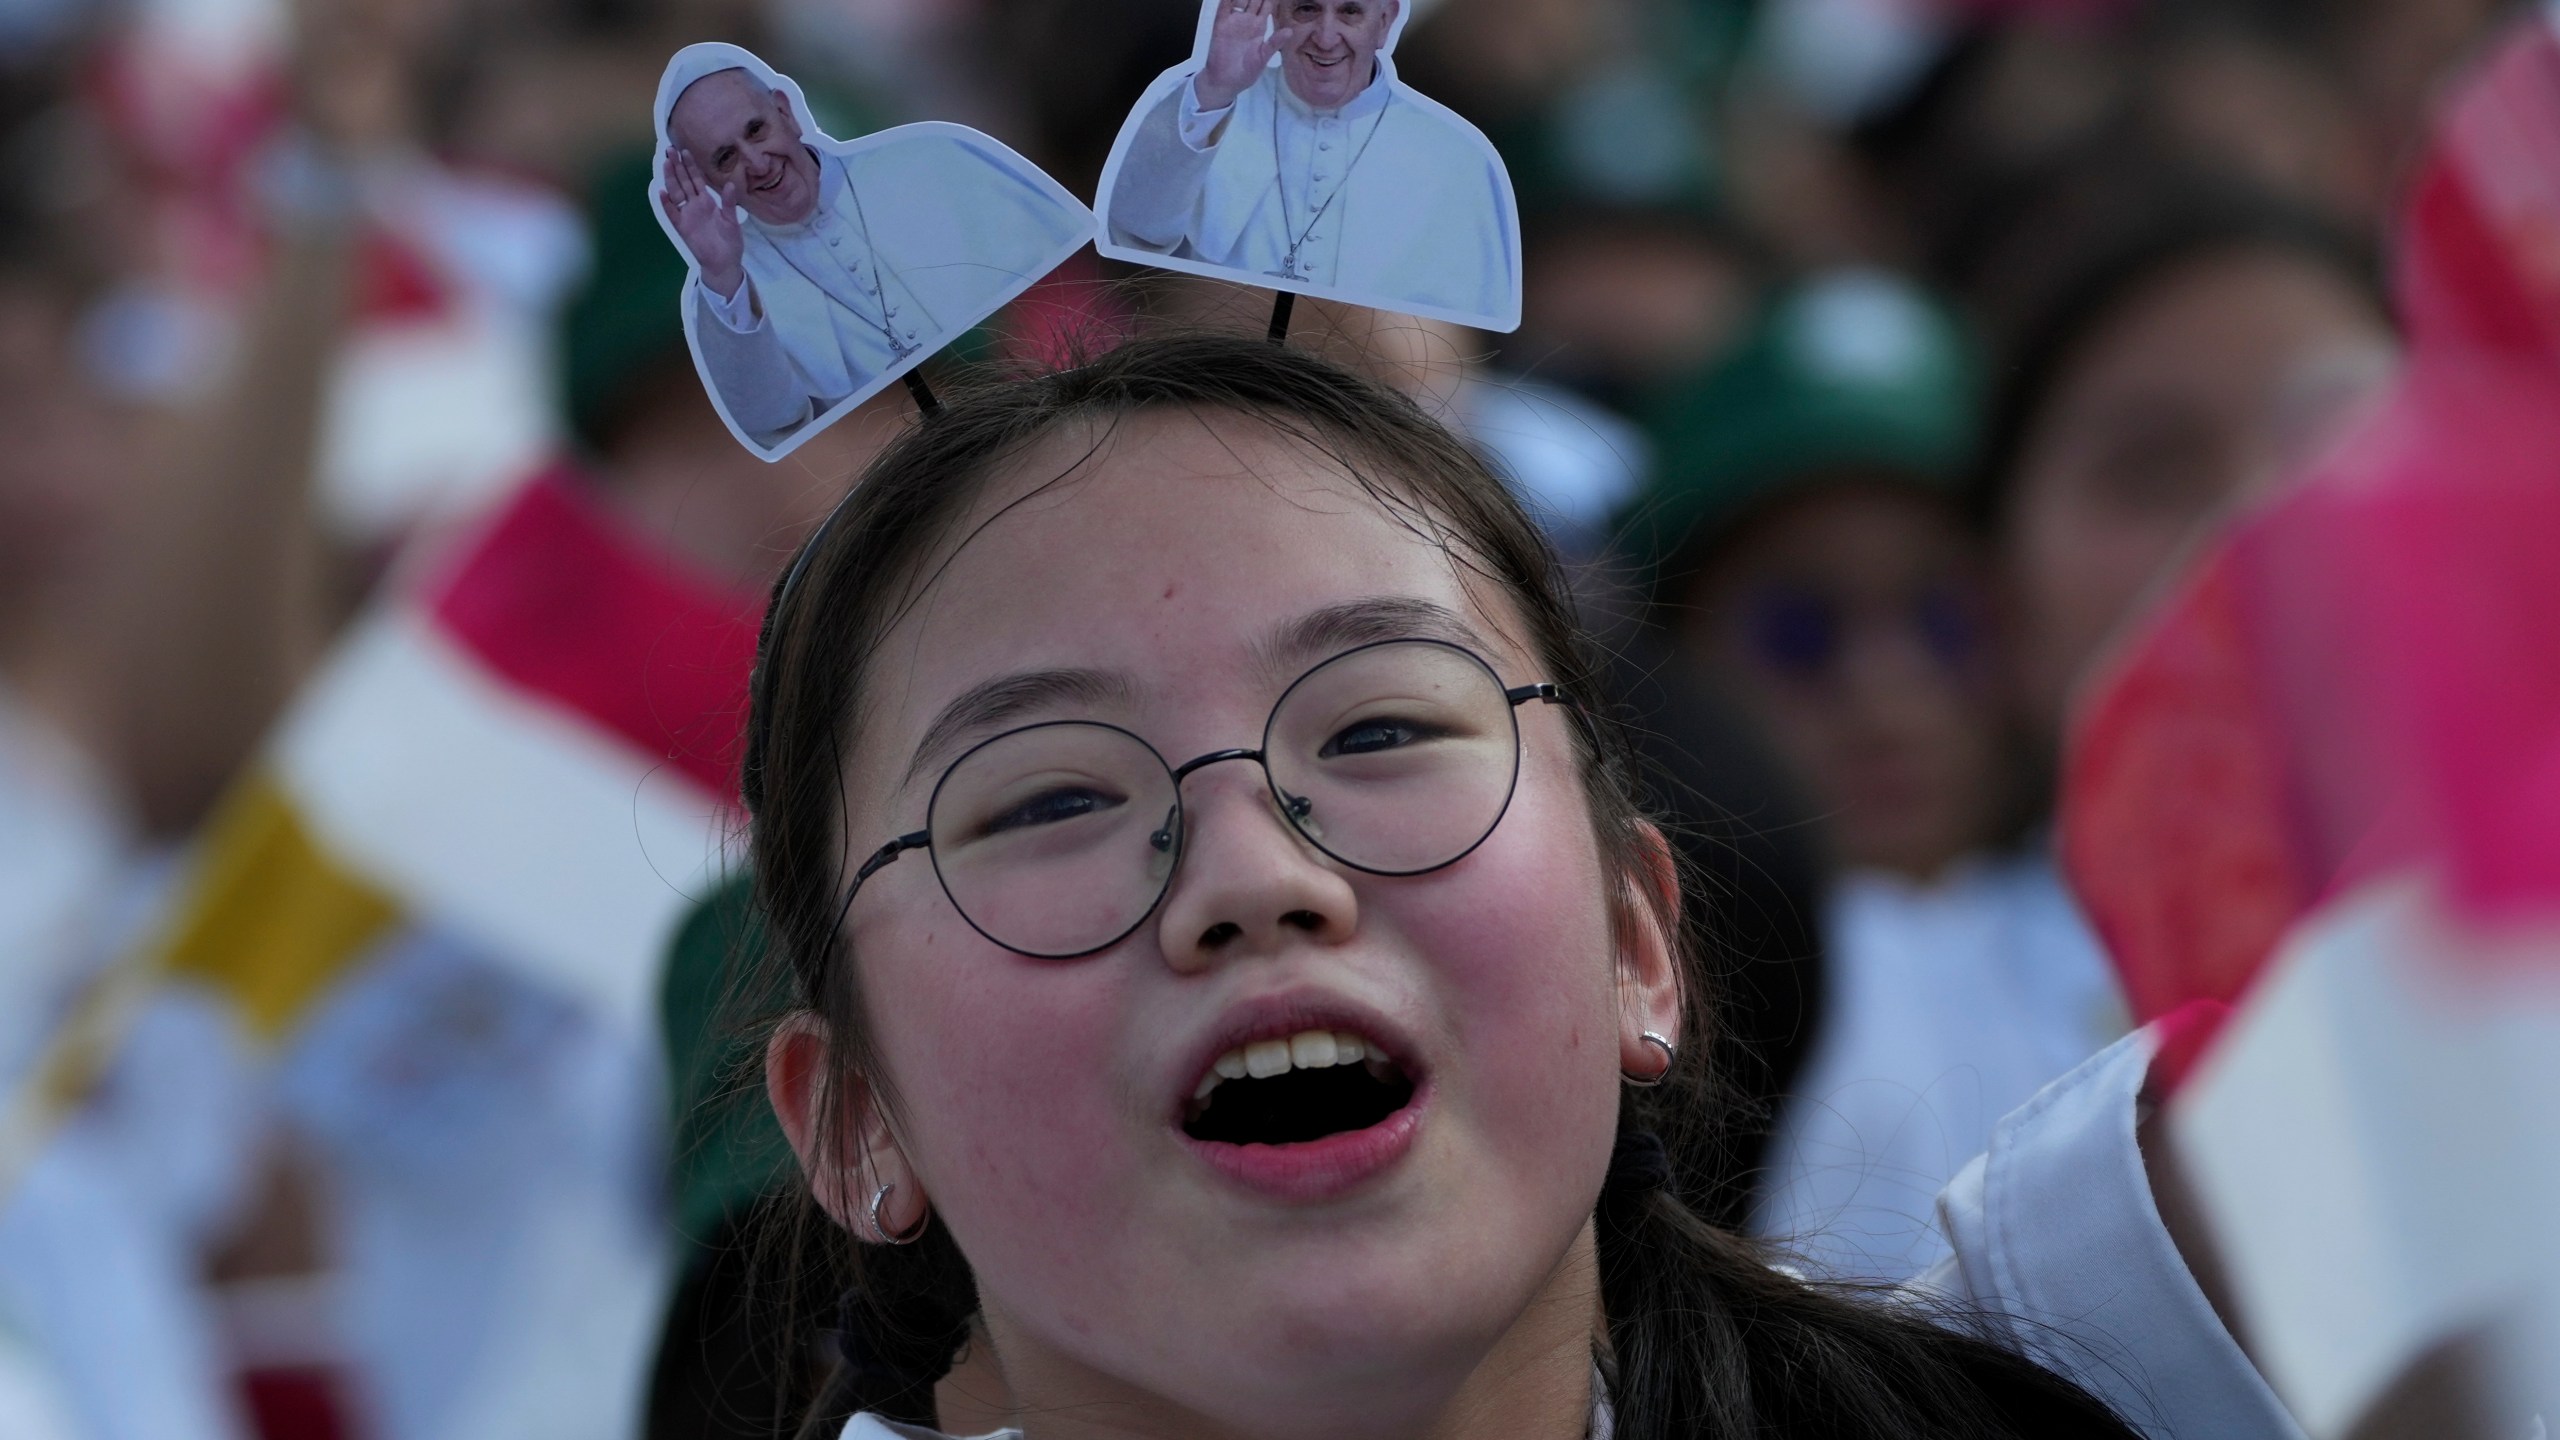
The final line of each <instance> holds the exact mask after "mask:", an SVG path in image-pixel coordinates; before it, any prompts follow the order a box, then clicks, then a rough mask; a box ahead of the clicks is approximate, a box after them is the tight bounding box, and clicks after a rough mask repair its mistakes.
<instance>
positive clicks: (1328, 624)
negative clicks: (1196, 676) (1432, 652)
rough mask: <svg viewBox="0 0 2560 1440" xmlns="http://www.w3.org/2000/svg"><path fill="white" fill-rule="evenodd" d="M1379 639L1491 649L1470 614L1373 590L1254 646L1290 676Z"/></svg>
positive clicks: (1280, 672)
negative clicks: (1471, 620) (1471, 621)
mask: <svg viewBox="0 0 2560 1440" xmlns="http://www.w3.org/2000/svg"><path fill="white" fill-rule="evenodd" d="M1379 640H1443V641H1447V642H1448V643H1449V644H1452V645H1459V646H1463V647H1465V648H1467V649H1469V650H1474V651H1477V652H1479V653H1481V652H1483V651H1485V650H1487V649H1490V648H1491V647H1490V646H1488V645H1486V644H1485V641H1484V637H1483V636H1481V635H1478V634H1477V633H1476V630H1475V627H1474V626H1472V625H1469V624H1468V623H1467V621H1466V617H1464V616H1462V615H1460V614H1459V613H1458V612H1457V611H1455V610H1452V609H1450V608H1449V607H1448V606H1446V605H1442V604H1440V603H1438V602H1436V601H1432V600H1425V599H1422V598H1420V597H1419V596H1413V595H1369V596H1364V597H1362V598H1360V599H1358V600H1346V601H1343V602H1342V603H1340V604H1338V605H1327V606H1325V607H1324V608H1323V609H1321V610H1310V611H1308V612H1307V613H1306V614H1304V615H1301V616H1299V617H1297V618H1296V619H1294V620H1290V621H1286V622H1284V623H1283V624H1281V625H1280V626H1278V627H1277V628H1275V629H1274V630H1273V631H1272V632H1271V634H1270V635H1269V636H1268V637H1267V638H1266V639H1264V640H1263V642H1262V643H1261V644H1260V645H1259V646H1257V647H1255V648H1256V650H1257V651H1258V652H1259V658H1260V659H1261V661H1262V663H1263V665H1264V666H1265V667H1266V668H1268V669H1270V670H1272V671H1273V672H1274V673H1276V674H1278V675H1280V676H1281V677H1283V678H1286V677H1288V676H1291V675H1295V674H1296V673H1297V672H1298V671H1300V670H1302V669H1304V668H1306V667H1307V666H1309V665H1313V664H1314V663H1316V662H1317V661H1319V660H1324V659H1328V658H1330V657H1332V656H1335V655H1339V654H1341V653H1342V652H1343V651H1345V650H1349V649H1352V648H1353V647H1355V646H1360V645H1367V644H1371V643H1373V642H1376V641H1379Z"/></svg>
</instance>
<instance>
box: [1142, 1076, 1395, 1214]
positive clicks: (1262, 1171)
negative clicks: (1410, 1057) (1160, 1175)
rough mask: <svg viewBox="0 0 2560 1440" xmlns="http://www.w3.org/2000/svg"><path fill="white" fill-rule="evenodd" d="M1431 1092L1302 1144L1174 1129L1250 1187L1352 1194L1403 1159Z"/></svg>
mask: <svg viewBox="0 0 2560 1440" xmlns="http://www.w3.org/2000/svg"><path fill="white" fill-rule="evenodd" d="M1430 1098H1431V1091H1430V1088H1429V1086H1428V1084H1427V1083H1426V1084H1425V1085H1423V1086H1422V1087H1421V1088H1418V1089H1416V1090H1415V1091H1414V1094H1413V1098H1412V1099H1411V1100H1408V1101H1406V1102H1405V1104H1404V1108H1403V1109H1401V1110H1398V1111H1396V1112H1395V1113H1394V1114H1392V1115H1389V1116H1388V1117H1387V1118H1386V1119H1384V1120H1381V1121H1379V1122H1378V1123H1377V1124H1375V1125H1372V1126H1370V1127H1369V1128H1368V1129H1366V1130H1345V1131H1343V1132H1341V1133H1339V1134H1334V1135H1327V1136H1325V1137H1324V1138H1323V1139H1321V1140H1309V1141H1306V1142H1304V1143H1302V1144H1297V1145H1228V1144H1223V1143H1219V1142H1216V1141H1210V1140H1195V1139H1193V1138H1191V1137H1190V1136H1188V1135H1185V1134H1183V1133H1182V1132H1181V1131H1180V1130H1176V1131H1175V1132H1174V1134H1175V1137H1176V1138H1178V1139H1179V1140H1181V1141H1182V1143H1183V1144H1184V1145H1186V1146H1188V1147H1189V1148H1190V1150H1191V1153H1192V1154H1194V1155H1197V1156H1199V1157H1200V1158H1201V1159H1202V1160H1204V1161H1207V1162H1208V1164H1209V1167H1210V1168H1211V1169H1213V1170H1216V1171H1217V1172H1218V1173H1220V1174H1222V1175H1224V1176H1226V1177H1227V1178H1228V1179H1230V1180H1233V1181H1234V1182H1236V1183H1237V1184H1239V1185H1242V1186H1244V1187H1245V1188H1246V1189H1248V1190H1253V1191H1256V1192H1258V1193H1260V1194H1261V1195H1263V1196H1265V1197H1267V1198H1269V1199H1273V1200H1281V1201H1287V1202H1290V1203H1293V1204H1311V1203H1314V1202H1317V1201H1322V1200H1331V1199H1335V1198H1337V1197H1339V1196H1342V1195H1345V1194H1348V1193H1350V1192H1351V1191H1353V1190H1355V1189H1358V1188H1359V1187H1360V1185H1361V1184H1362V1183H1363V1182H1364V1181H1367V1180H1369V1179H1371V1178H1372V1177H1374V1176H1377V1175H1379V1174H1382V1173H1384V1172H1385V1171H1386V1170H1387V1169H1388V1168H1390V1167H1391V1166H1393V1165H1394V1164H1395V1163H1396V1162H1397V1161H1398V1160H1401V1159H1403V1158H1404V1155H1405V1152H1406V1151H1408V1150H1411V1149H1412V1148H1413V1142H1414V1139H1415V1137H1416V1136H1417V1135H1419V1134H1420V1133H1421V1130H1422V1115H1423V1111H1424V1109H1425V1108H1426V1107H1427V1105H1428V1103H1429V1101H1430Z"/></svg>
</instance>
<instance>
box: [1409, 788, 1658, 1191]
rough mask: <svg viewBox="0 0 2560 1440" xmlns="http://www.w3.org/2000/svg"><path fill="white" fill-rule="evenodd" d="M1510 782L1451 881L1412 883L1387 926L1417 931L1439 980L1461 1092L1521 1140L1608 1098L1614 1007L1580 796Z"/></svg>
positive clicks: (1580, 1118) (1595, 870) (1582, 1116)
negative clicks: (1505, 800)
mask: <svg viewBox="0 0 2560 1440" xmlns="http://www.w3.org/2000/svg"><path fill="white" fill-rule="evenodd" d="M1523 792H1524V793H1523V794H1521V795H1520V796H1519V797H1517V798H1515V800H1514V802H1513V808H1512V811H1511V813H1510V814H1508V815H1506V816H1505V817H1504V820H1503V823H1502V827H1501V828H1500V829H1498V830H1496V831H1495V833H1494V835H1493V836H1492V837H1491V838H1490V839H1488V840H1487V841H1486V842H1485V844H1484V846H1483V847H1482V848H1480V849H1478V850H1477V851H1476V852H1475V853H1474V854H1473V855H1470V856H1468V857H1467V859H1466V860H1465V861H1463V862H1461V863H1460V865H1459V866H1457V867H1454V868H1453V869H1452V871H1451V872H1450V878H1451V880H1452V882H1453V883H1452V884H1450V885H1448V886H1445V887H1431V888H1430V889H1429V890H1428V891H1425V892H1420V893H1419V894H1418V896H1417V898H1418V899H1419V901H1420V903H1419V904H1417V905H1415V906H1414V907H1412V908H1411V909H1409V910H1405V911H1402V912H1400V916H1399V923H1400V924H1401V925H1403V926H1406V927H1409V929H1408V933H1409V934H1411V935H1414V936H1417V937H1427V938H1424V939H1422V940H1420V941H1419V942H1418V943H1419V945H1420V947H1421V948H1422V949H1423V950H1424V952H1425V953H1426V954H1427V955H1428V956H1429V957H1430V961H1431V964H1432V966H1433V968H1434V969H1435V970H1436V971H1437V972H1438V975H1439V977H1440V980H1441V983H1442V984H1443V985H1444V986H1445V989H1444V992H1443V993H1444V995H1445V1003H1446V1005H1447V1014H1448V1023H1449V1024H1450V1025H1451V1026H1452V1027H1453V1028H1454V1029H1455V1031H1456V1032H1457V1033H1456V1034H1455V1036H1454V1040H1455V1043H1456V1044H1457V1046H1458V1049H1459V1053H1461V1054H1463V1055H1465V1056H1467V1057H1469V1074H1470V1078H1471V1083H1470V1088H1471V1089H1472V1090H1475V1091H1476V1092H1478V1093H1477V1095H1476V1096H1475V1097H1474V1098H1475V1099H1476V1100H1477V1101H1479V1102H1480V1103H1481V1104H1482V1105H1483V1106H1484V1110H1485V1117H1486V1118H1487V1119H1488V1120H1492V1119H1496V1118H1498V1119H1499V1120H1500V1123H1501V1129H1502V1131H1503V1133H1505V1134H1508V1135H1511V1136H1514V1137H1516V1138H1517V1139H1518V1140H1519V1141H1520V1142H1521V1143H1524V1144H1526V1143H1534V1142H1535V1140H1536V1135H1537V1131H1538V1129H1539V1127H1540V1125H1542V1124H1543V1123H1572V1124H1581V1123H1587V1122H1588V1121H1589V1119H1590V1118H1591V1114H1592V1112H1593V1110H1594V1107H1595V1106H1605V1105H1606V1104H1608V1103H1610V1099H1609V1097H1610V1096H1611V1095H1612V1094H1613V1089H1612V1085H1613V1082H1611V1081H1610V1080H1609V1079H1608V1078H1607V1077H1608V1075H1609V1074H1610V1073H1611V1072H1613V1071H1614V1069H1615V1067H1616V1064H1617V1058H1616V1057H1617V1031H1616V1024H1617V1016H1616V1008H1615V1002H1616V986H1615V975H1614V970H1613V966H1614V957H1613V955H1612V952H1611V942H1610V938H1609V931H1608V917H1607V909H1606V906H1605V904H1604V903H1603V902H1602V901H1601V899H1600V898H1599V897H1600V896H1601V894H1602V889H1601V886H1602V883H1603V882H1602V880H1601V877H1600V873H1599V867H1598V864H1597V861H1596V860H1595V859H1594V858H1593V856H1592V854H1591V844H1592V842H1591V838H1590V830H1589V826H1588V824H1587V822H1586V821H1584V820H1583V818H1582V816H1581V813H1580V810H1579V807H1580V804H1581V801H1580V797H1579V795H1578V794H1573V795H1569V796H1565V797H1557V796H1553V795H1549V796H1545V797H1541V796H1539V795H1537V794H1534V793H1530V787H1528V786H1527V785H1526V784H1525V783H1524V785H1523ZM1559 801H1561V803H1559ZM1566 807H1571V808H1566Z"/></svg>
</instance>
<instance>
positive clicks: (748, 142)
mask: <svg viewBox="0 0 2560 1440" xmlns="http://www.w3.org/2000/svg"><path fill="white" fill-rule="evenodd" d="M667 138H668V139H670V140H673V141H675V142H676V144H677V145H678V146H680V147H682V148H683V149H684V150H685V151H686V152H687V153H688V154H690V155H692V156H693V162H694V163H695V164H696V165H699V166H701V167H702V173H703V175H704V176H705V178H707V179H709V180H710V182H711V188H712V189H714V190H718V191H722V192H723V193H734V194H735V195H736V196H737V197H738V203H739V204H740V205H741V206H744V207H745V209H746V212H747V213H748V214H750V215H753V216H754V217H756V218H757V219H758V220H761V221H763V222H764V223H766V224H767V225H797V224H799V223H800V222H801V221H803V220H806V219H808V218H809V212H810V211H812V210H815V209H817V208H818V159H817V157H816V156H814V155H812V154H810V153H809V147H808V146H807V145H806V144H804V143H802V141H801V138H800V121H799V118H798V117H797V116H795V115H793V114H792V113H791V102H790V101H788V100H786V99H784V98H783V94H782V92H781V91H779V90H768V89H766V88H765V87H764V86H762V85H760V84H758V83H756V79H755V77H754V76H752V75H750V74H748V73H747V72H746V71H744V70H722V71H720V72H718V73H716V74H711V75H705V76H703V77H702V78H701V79H699V80H696V81H694V82H693V84H691V85H690V86H687V87H686V89H685V92H684V94H682V95H680V96H678V97H676V103H675V108H673V109H672V110H669V111H668V112H667Z"/></svg>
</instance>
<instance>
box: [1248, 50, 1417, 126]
mask: <svg viewBox="0 0 2560 1440" xmlns="http://www.w3.org/2000/svg"><path fill="white" fill-rule="evenodd" d="M1376 58H1377V62H1378V73H1377V74H1375V75H1372V76H1370V77H1369V85H1368V88H1367V89H1364V90H1362V91H1361V92H1360V93H1359V94H1357V95H1354V96H1352V97H1351V98H1350V99H1349V100H1346V101H1344V102H1343V103H1342V104H1341V105H1340V106H1339V107H1338V108H1336V109H1332V110H1318V109H1316V108H1315V107H1314V106H1312V105H1309V104H1308V103H1307V102H1306V101H1304V100H1301V99H1299V98H1298V92H1297V91H1295V90H1292V89H1290V88H1289V71H1288V68H1287V62H1285V61H1283V62H1281V63H1279V64H1275V65H1273V66H1272V67H1271V70H1272V84H1273V85H1274V86H1275V87H1276V88H1277V89H1278V90H1279V91H1280V103H1281V104H1283V105H1286V106H1288V107H1289V110H1290V112H1291V113H1292V114H1295V115H1296V116H1297V117H1298V118H1299V119H1301V120H1314V119H1317V118H1319V117H1322V116H1327V115H1333V116H1339V117H1341V118H1342V119H1345V120H1357V119H1359V118H1360V117H1362V116H1364V115H1372V114H1375V113H1377V112H1378V111H1380V110H1383V109H1385V108H1386V107H1387V99H1388V97H1389V95H1390V94H1392V93H1393V92H1394V90H1395V87H1396V67H1395V65H1394V63H1393V62H1392V61H1390V60H1388V59H1387V57H1386V56H1384V55H1380V56H1378V57H1376Z"/></svg>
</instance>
